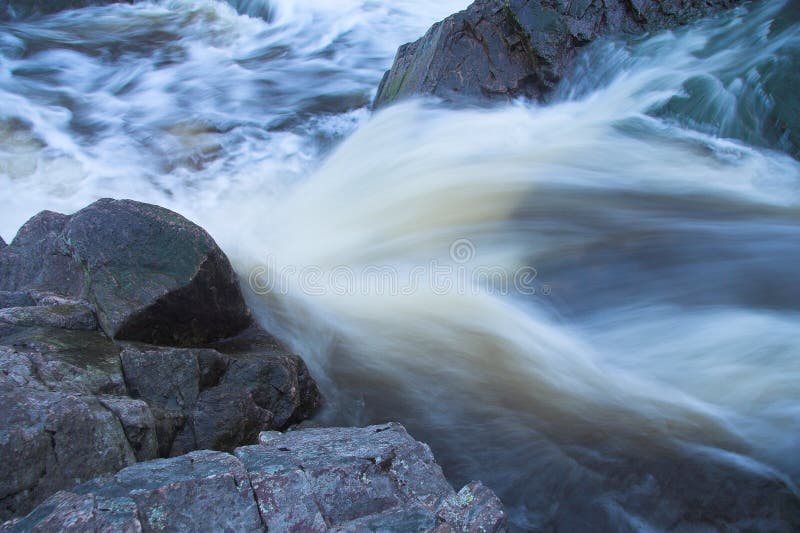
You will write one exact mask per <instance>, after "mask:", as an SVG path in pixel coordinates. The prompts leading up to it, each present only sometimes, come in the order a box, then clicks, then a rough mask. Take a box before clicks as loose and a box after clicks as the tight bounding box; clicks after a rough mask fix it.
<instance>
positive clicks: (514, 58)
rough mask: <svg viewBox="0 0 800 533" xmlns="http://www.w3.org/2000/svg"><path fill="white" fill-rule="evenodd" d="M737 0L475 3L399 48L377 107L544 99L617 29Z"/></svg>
mask: <svg viewBox="0 0 800 533" xmlns="http://www.w3.org/2000/svg"><path fill="white" fill-rule="evenodd" d="M739 3H741V2H740V1H738V0H684V1H679V0H604V1H600V0H581V1H573V2H565V1H557V2H556V1H545V0H477V1H476V2H474V3H473V4H472V5H470V6H469V7H468V8H467V9H466V10H465V11H462V12H460V13H456V14H455V15H452V16H450V17H448V18H447V19H445V20H444V21H442V22H439V23H437V24H435V25H434V26H433V27H432V28H431V29H430V30H428V32H427V33H426V34H425V36H424V37H422V38H421V39H419V40H418V41H416V42H413V43H409V44H406V45H403V46H401V47H400V49H399V50H398V52H397V55H396V57H395V60H394V64H393V65H392V68H391V70H390V71H388V72H387V73H386V75H385V76H384V77H383V81H382V82H381V84H380V87H379V89H378V94H377V96H376V98H375V102H374V106H375V107H376V108H378V107H382V106H385V105H387V104H389V103H391V102H394V101H397V100H401V99H403V98H407V97H410V96H415V95H433V96H437V97H439V98H442V99H444V100H447V101H458V102H464V101H475V100H484V101H485V100H486V99H494V100H508V99H511V98H515V97H520V96H521V97H527V98H536V99H540V98H542V97H544V96H546V95H547V94H548V92H549V91H551V90H552V89H553V88H554V87H555V85H556V84H557V83H558V81H559V80H560V79H561V78H562V77H563V76H564V74H565V73H566V71H567V68H568V67H569V65H570V63H571V61H572V59H573V58H574V57H575V54H576V52H577V50H579V49H580V48H581V47H582V46H585V45H586V44H588V43H590V42H592V41H594V40H595V39H597V38H599V37H602V36H605V35H612V34H620V33H642V32H645V31H652V30H657V29H663V28H667V27H672V26H676V25H680V24H685V23H687V22H690V21H692V20H695V19H697V18H699V17H702V16H704V15H708V14H709V13H711V12H713V11H714V10H717V9H722V8H726V7H730V6H733V5H735V4H739Z"/></svg>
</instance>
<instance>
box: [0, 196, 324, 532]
mask: <svg viewBox="0 0 800 533" xmlns="http://www.w3.org/2000/svg"><path fill="white" fill-rule="evenodd" d="M0 289H2V291H0V463H2V465H3V466H2V467H0V475H2V477H3V479H2V482H0V518H2V519H6V518H12V517H14V516H18V515H19V514H21V513H26V512H28V511H29V510H30V509H31V508H32V507H33V506H35V505H37V504H38V503H39V502H41V501H42V500H43V499H44V498H47V497H49V496H51V495H52V494H53V493H54V492H56V491H57V490H59V489H67V488H70V487H73V486H74V485H75V484H76V483H80V482H83V481H86V480H87V479H91V478H93V477H95V476H97V475H100V474H110V473H113V472H116V471H118V470H120V469H121V468H124V467H126V466H128V465H130V464H132V463H134V462H135V461H147V460H152V459H155V458H157V457H169V456H174V455H179V454H184V453H188V452H192V451H194V450H197V449H198V448H213V449H217V450H224V451H232V450H233V449H235V448H236V447H237V446H241V445H244V444H252V443H254V442H256V439H257V437H258V434H259V433H260V432H261V431H264V430H274V429H283V428H285V427H287V426H289V425H291V424H294V423H296V422H299V421H301V420H303V419H304V418H306V417H308V416H310V414H311V412H312V411H313V409H314V408H315V407H316V406H317V405H318V403H319V392H318V390H317V388H316V384H315V383H314V381H313V380H312V379H311V377H310V376H309V374H308V370H307V369H306V367H305V364H304V363H303V361H302V360H301V359H300V358H299V357H297V356H295V355H291V354H288V353H287V352H286V350H285V349H284V348H283V347H281V346H280V345H279V344H278V343H277V341H275V339H274V338H272V337H271V336H270V335H269V334H267V333H266V332H264V331H263V330H262V329H261V328H259V327H258V326H257V325H255V324H254V323H253V322H252V320H251V317H250V313H249V310H248V309H247V307H246V305H245V304H244V300H243V298H242V294H241V291H240V289H239V286H238V282H237V280H236V277H235V275H234V273H233V270H232V269H231V266H230V264H229V262H228V260H227V258H226V257H225V256H224V255H223V254H222V252H221V250H219V248H218V247H217V246H216V244H215V243H214V241H213V240H212V239H211V237H210V236H209V235H208V234H207V233H206V232H205V231H203V230H202V229H201V228H199V227H197V226H195V225H194V224H192V223H191V222H189V221H187V220H186V219H184V218H183V217H180V216H179V215H176V214H175V213H172V212H170V211H167V210H165V209H162V208H159V207H155V206H149V205H146V204H139V203H136V202H130V201H115V200H101V201H99V202H96V203H94V204H92V205H90V206H89V207H87V208H85V209H83V210H81V211H79V212H78V213H76V214H74V215H71V216H67V215H61V214H58V213H53V212H49V211H45V212H42V213H40V214H38V215H36V216H35V217H33V218H32V219H31V220H29V221H28V222H27V223H26V224H25V225H24V226H23V227H22V228H21V229H20V231H19V233H18V234H17V236H16V237H15V238H14V240H13V241H12V243H11V244H10V245H9V246H7V247H4V248H2V249H0ZM101 328H102V331H100V329H101ZM104 332H105V333H104ZM234 335H235V336H234ZM124 339H145V340H151V341H155V342H162V343H165V344H168V345H172V346H156V345H151V344H145V343H142V342H134V341H129V340H124ZM174 345H178V346H174ZM180 345H193V346H197V345H203V346H208V347H193V348H187V347H181V346H180ZM215 347H216V348H218V349H215ZM223 352H224V353H223ZM59 498H61V499H56V500H54V501H53V503H52V506H53V507H52V508H54V509H55V508H57V509H59V510H60V511H59V512H64V513H67V514H71V516H72V518H71V520H72V519H74V529H76V530H81V529H82V528H83V527H84V525H86V524H89V523H91V524H95V525H96V526H97V527H101V528H102V527H114V528H116V525H118V526H119V528H122V529H124V528H125V527H133V528H134V530H135V529H136V528H137V527H139V526H138V525H136V526H134V525H132V524H138V522H130V521H129V519H130V518H131V516H132V515H131V513H130V511H131V509H134V508H135V505H134V507H131V505H132V504H130V505H129V504H120V505H121V506H120V507H113V508H111V507H103V506H105V505H107V504H106V503H103V504H101V507H102V508H100V509H95V508H94V507H93V506H94V505H95V504H96V503H97V502H96V501H95V500H93V499H87V498H86V497H84V496H82V495H73V496H70V497H67V496H64V495H61V496H59ZM108 505H116V504H113V502H112V504H108ZM254 505H255V504H254V503H253V506H254ZM117 510H118V511H119V513H117ZM93 513H94V514H93ZM133 516H134V518H135V520H139V518H137V517H135V515H133ZM86 520H88V521H89V522H86ZM92 520H96V521H94V522H92ZM41 524H47V522H46V521H44V522H41ZM115 524H116V525H115ZM139 525H140V524H139ZM9 527H11V526H9ZM41 527H44V528H45V529H47V527H50V526H46V525H45V526H41ZM70 527H73V526H70ZM86 527H90V526H89V525H86Z"/></svg>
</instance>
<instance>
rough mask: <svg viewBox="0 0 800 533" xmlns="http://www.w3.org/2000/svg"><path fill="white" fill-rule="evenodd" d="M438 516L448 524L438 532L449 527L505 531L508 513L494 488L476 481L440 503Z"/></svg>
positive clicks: (459, 529)
mask: <svg viewBox="0 0 800 533" xmlns="http://www.w3.org/2000/svg"><path fill="white" fill-rule="evenodd" d="M436 517H437V518H438V519H439V520H440V521H442V522H444V524H445V525H443V526H440V527H439V528H438V529H437V533H438V532H441V533H444V532H446V531H482V532H486V533H492V532H498V531H504V530H505V528H506V515H505V511H504V510H503V504H502V503H501V502H500V500H499V499H498V498H497V496H495V494H494V492H492V491H491V489H489V488H487V487H485V486H484V485H483V484H482V483H480V482H479V481H473V482H472V483H470V484H469V485H467V486H466V487H464V488H463V489H461V490H460V491H458V494H456V495H455V496H449V497H448V498H446V499H445V500H444V501H443V502H442V504H441V505H440V506H439V510H438V511H437V513H436Z"/></svg>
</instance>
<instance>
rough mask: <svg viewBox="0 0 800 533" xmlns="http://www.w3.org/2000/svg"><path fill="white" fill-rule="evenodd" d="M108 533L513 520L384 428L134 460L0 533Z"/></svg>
mask: <svg viewBox="0 0 800 533" xmlns="http://www.w3.org/2000/svg"><path fill="white" fill-rule="evenodd" d="M68 528H74V529H68ZM104 529H114V530H129V531H167V530H169V531H196V530H206V531H264V530H268V531H431V532H432V531H435V532H438V533H444V532H462V531H463V532H467V531H470V532H473V531H474V532H478V531H481V532H487V533H491V532H501V531H506V517H505V513H504V511H503V508H502V505H501V503H500V501H499V500H498V499H497V497H496V496H495V495H494V494H493V493H492V492H491V490H489V489H488V488H486V487H484V486H483V485H481V484H480V483H471V484H469V485H468V486H467V487H465V488H464V489H462V490H461V491H460V492H458V493H456V492H455V491H453V489H452V487H450V485H449V484H448V483H447V482H446V481H445V479H444V477H443V476H442V471H441V469H440V468H439V466H438V465H437V464H436V463H435V462H434V459H433V456H432V454H431V451H430V448H428V446H427V445H425V444H422V443H419V442H417V441H415V440H414V439H412V438H411V437H410V436H409V435H408V433H406V431H405V429H403V428H402V426H400V425H397V424H385V425H380V426H372V427H368V428H326V429H309V430H302V431H292V432H289V433H285V434H281V433H276V432H269V433H265V434H263V435H262V438H261V443H260V444H257V445H253V446H247V447H244V448H239V449H237V450H236V451H235V455H230V454H226V453H222V452H212V451H200V452H192V453H190V454H187V455H183V456H181V457H177V458H172V459H162V460H158V461H150V462H146V463H139V464H137V465H134V466H131V467H128V468H126V469H124V470H122V471H120V472H119V473H117V474H115V475H113V476H105V477H101V478H98V479H95V480H93V481H90V482H87V483H84V484H82V485H79V486H77V487H75V488H73V489H72V490H69V491H63V492H59V493H57V494H55V495H54V496H53V497H51V498H50V499H48V500H47V501H46V502H44V503H43V504H41V505H40V506H39V507H38V508H37V509H35V510H34V511H33V512H31V513H30V514H29V515H28V516H26V517H24V518H20V519H17V520H14V521H12V522H7V523H6V524H4V525H2V526H0V531H3V532H12V531H13V532H23V531H53V530H70V531H72V530H74V531H78V530H80V531H87V530H89V531H91V530H104Z"/></svg>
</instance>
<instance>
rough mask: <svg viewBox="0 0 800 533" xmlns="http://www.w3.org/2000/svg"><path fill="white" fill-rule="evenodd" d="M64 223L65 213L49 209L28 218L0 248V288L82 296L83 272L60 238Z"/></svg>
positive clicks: (64, 239) (62, 236) (62, 237)
mask: <svg viewBox="0 0 800 533" xmlns="http://www.w3.org/2000/svg"><path fill="white" fill-rule="evenodd" d="M68 223H69V217H68V216H66V215H62V214H60V213H54V212H52V211H42V212H41V213H39V214H38V215H36V216H34V217H33V218H31V219H30V220H28V221H27V222H26V223H25V224H24V225H23V226H22V227H21V228H20V229H19V231H18V232H17V235H16V237H14V240H12V241H11V244H10V245H9V246H8V247H6V248H4V249H2V250H0V290H7V291H21V290H30V289H35V290H40V291H50V292H56V293H60V294H65V295H70V296H73V297H75V298H84V297H85V296H86V286H85V285H86V284H85V278H84V274H83V271H82V270H81V268H80V265H79V264H78V263H77V262H76V261H75V259H74V258H73V256H72V252H71V250H70V248H69V246H68V244H67V241H66V238H65V237H64V232H65V231H66V228H67V225H68Z"/></svg>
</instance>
